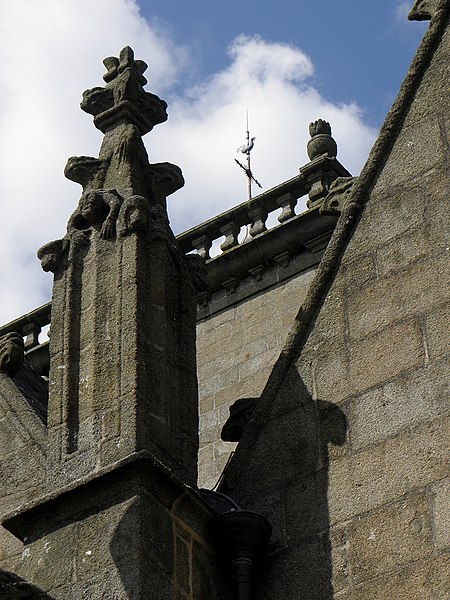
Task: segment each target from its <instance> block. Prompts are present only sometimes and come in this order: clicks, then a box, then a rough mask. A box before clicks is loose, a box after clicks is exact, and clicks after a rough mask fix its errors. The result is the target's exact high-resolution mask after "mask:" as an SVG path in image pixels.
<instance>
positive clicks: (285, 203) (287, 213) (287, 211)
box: [277, 192, 297, 223]
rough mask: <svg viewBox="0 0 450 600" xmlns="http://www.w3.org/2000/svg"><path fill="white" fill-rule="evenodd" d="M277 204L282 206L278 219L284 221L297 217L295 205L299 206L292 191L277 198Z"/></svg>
mask: <svg viewBox="0 0 450 600" xmlns="http://www.w3.org/2000/svg"><path fill="white" fill-rule="evenodd" d="M277 204H278V206H280V207H281V209H282V210H281V213H280V215H279V216H278V221H279V222H280V223H284V222H285V221H289V219H292V217H295V207H296V206H297V198H296V197H295V196H294V195H293V194H292V193H291V192H288V193H287V194H283V195H282V196H280V197H279V198H277Z"/></svg>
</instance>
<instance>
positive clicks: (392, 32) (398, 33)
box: [138, 0, 426, 127]
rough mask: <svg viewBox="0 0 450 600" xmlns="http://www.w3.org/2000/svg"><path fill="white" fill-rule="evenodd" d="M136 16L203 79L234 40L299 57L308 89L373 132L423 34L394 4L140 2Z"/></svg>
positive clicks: (391, 0) (350, 0)
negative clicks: (184, 54)
mask: <svg viewBox="0 0 450 600" xmlns="http://www.w3.org/2000/svg"><path fill="white" fill-rule="evenodd" d="M138 4H139V7H140V9H141V11H142V14H143V16H144V17H145V18H147V19H149V20H150V21H152V20H154V19H158V20H159V22H160V23H161V24H162V25H164V26H165V27H166V28H167V30H168V32H170V35H171V36H172V38H173V39H174V40H175V41H176V42H177V43H180V44H185V45H186V46H188V47H189V48H190V49H191V50H192V52H193V54H194V56H195V58H196V61H197V64H196V67H197V69H198V76H199V77H205V76H208V75H210V74H211V73H214V72H216V71H218V70H219V69H221V68H223V67H224V66H225V65H226V64H227V54H226V48H227V46H228V45H229V44H230V42H231V41H232V40H233V39H234V38H235V37H236V36H237V35H239V34H241V33H243V34H246V35H248V36H252V35H260V36H261V37H262V38H263V39H265V40H267V41H273V42H284V43H287V44H291V45H294V46H297V47H299V48H301V49H302V50H304V51H305V52H306V53H307V54H308V55H309V56H310V57H311V58H312V60H313V62H314V65H315V68H316V72H315V76H314V80H313V81H314V85H315V87H317V89H319V90H320V92H321V93H322V94H323V95H324V96H325V97H327V98H329V99H331V100H332V101H334V102H346V103H350V102H354V101H356V102H357V103H358V105H359V106H361V107H362V108H363V109H364V111H365V120H366V122H367V123H369V124H370V125H374V126H376V127H379V126H380V125H381V123H382V121H383V119H384V117H385V114H386V112H387V110H388V109H389V108H390V106H391V104H392V102H393V100H394V98H395V95H396V93H397V91H398V87H399V85H400V83H401V81H402V79H403V77H404V76H405V74H406V71H407V69H408V67H409V64H410V62H411V59H412V56H413V54H414V52H415V50H416V48H417V46H418V43H419V41H420V39H421V38H422V36H423V33H424V31H425V29H426V24H424V23H417V22H415V23H411V22H408V21H407V20H406V15H407V13H408V12H409V9H410V7H411V5H412V2H401V1H396V0H377V1H376V2H373V1H372V2H370V1H368V0H345V2H336V0H314V1H311V0H296V1H293V0H288V1H286V0H279V1H278V2H273V1H270V0H247V1H236V0H229V1H228V2H225V3H219V2H217V3H216V2H211V1H209V2H208V1H207V0H197V1H196V2H173V1H172V2H171V1H165V0H154V1H153V0H152V1H147V0H141V1H140V2H138Z"/></svg>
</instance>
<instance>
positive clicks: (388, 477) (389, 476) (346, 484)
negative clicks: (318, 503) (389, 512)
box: [328, 419, 449, 524]
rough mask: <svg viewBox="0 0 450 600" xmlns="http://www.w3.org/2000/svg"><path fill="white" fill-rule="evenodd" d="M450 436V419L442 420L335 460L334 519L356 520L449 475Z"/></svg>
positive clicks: (330, 492) (332, 475) (332, 469)
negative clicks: (449, 451)
mask: <svg viewBox="0 0 450 600" xmlns="http://www.w3.org/2000/svg"><path fill="white" fill-rule="evenodd" d="M350 426H351V424H350ZM448 434H449V422H448V419H445V420H444V419H440V420H439V421H438V422H434V423H432V424H429V425H426V426H423V427H419V428H417V429H415V430H412V431H408V432H405V433H404V434H403V435H402V436H398V437H394V438H389V439H388V440H387V441H386V442H385V443H384V444H379V445H377V446H375V447H374V448H368V449H367V450H365V451H361V452H356V453H355V454H353V455H351V456H349V457H348V458H344V459H342V460H337V461H334V462H331V464H330V471H329V477H330V485H329V489H328V502H329V510H330V522H331V523H332V524H336V523H339V522H342V521H344V520H346V519H350V518H352V517H354V516H356V515H358V514H360V513H364V512H366V511H368V510H372V509H374V508H377V507H379V506H382V505H383V504H385V503H387V502H391V501H392V500H395V498H398V497H401V496H403V495H404V494H406V493H409V492H412V491H413V490H415V489H416V488H420V487H423V486H426V485H429V484H431V483H433V481H439V480H440V479H442V477H445V476H446V471H447V458H446V450H445V448H446V441H445V440H446V438H447V437H448Z"/></svg>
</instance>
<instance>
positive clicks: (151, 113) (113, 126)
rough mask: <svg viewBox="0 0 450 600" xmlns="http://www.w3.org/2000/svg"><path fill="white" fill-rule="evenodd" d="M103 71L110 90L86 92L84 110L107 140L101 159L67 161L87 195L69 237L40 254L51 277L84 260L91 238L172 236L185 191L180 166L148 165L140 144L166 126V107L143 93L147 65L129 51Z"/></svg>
mask: <svg viewBox="0 0 450 600" xmlns="http://www.w3.org/2000/svg"><path fill="white" fill-rule="evenodd" d="M104 64H105V66H106V68H107V73H106V74H105V75H104V80H105V81H106V86H105V87H96V88H93V89H90V90H87V91H86V92H84V95H83V101H82V103H81V108H82V109H83V110H84V111H86V112H88V113H90V114H92V115H94V124H95V126H96V127H97V128H98V129H100V130H101V131H102V132H103V133H105V138H104V140H103V143H102V147H101V149H100V154H99V158H94V157H91V156H73V157H71V158H69V160H68V161H67V165H66V167H65V170H64V174H65V176H66V177H67V178H68V179H70V180H72V181H75V182H77V183H79V184H80V185H81V186H82V188H83V192H82V195H81V197H80V200H79V202H78V206H77V208H76V210H75V211H74V212H73V214H72V216H71V217H70V219H69V222H68V224H67V234H66V236H65V237H64V238H63V239H61V240H55V241H53V242H50V243H48V244H45V245H44V246H43V247H42V248H41V249H40V250H39V251H38V257H39V259H40V260H41V264H42V268H43V269H44V270H45V271H52V272H54V273H56V272H57V271H58V270H61V269H65V268H66V267H67V265H68V264H69V262H70V261H71V260H78V258H79V257H80V256H81V254H80V252H79V251H80V249H86V248H88V246H89V239H90V238H92V237H93V236H94V237H97V236H98V237H99V238H100V239H102V240H110V241H113V240H116V239H118V240H120V239H121V238H124V237H125V236H127V235H129V234H131V233H138V232H140V233H144V232H147V231H148V230H151V231H152V232H153V233H154V232H155V231H156V230H158V231H159V232H160V233H161V232H162V231H163V230H164V231H166V232H167V231H169V229H168V218H167V214H166V198H167V196H168V195H170V194H172V193H174V192H175V191H176V190H178V189H179V188H180V187H182V186H183V185H184V179H183V175H182V173H181V169H180V168H179V167H177V166H176V165H172V164H170V163H159V164H149V162H148V156H147V152H146V150H145V147H144V145H143V143H142V139H141V137H142V135H144V134H145V133H147V132H148V131H150V130H151V129H152V128H153V127H154V125H156V124H158V123H162V122H164V121H165V120H166V119H167V112H166V108H167V104H166V103H165V102H164V101H163V100H161V99H160V98H158V97H157V96H155V95H154V94H151V93H149V92H146V91H145V90H144V89H143V86H144V85H145V84H146V83H147V80H146V79H145V77H144V75H143V73H144V71H145V70H146V68H147V65H146V64H145V62H143V61H141V60H134V54H133V51H132V50H131V48H129V47H128V46H127V47H126V48H124V49H123V50H122V51H121V53H120V55H119V58H114V57H109V58H106V59H105V60H104ZM156 207H161V209H162V210H161V211H160V210H159V209H158V208H156ZM80 232H83V234H84V235H83V236H82V237H80V236H79V233H80ZM74 236H76V238H77V239H76V240H75V239H73V238H74ZM76 257H78V258H76Z"/></svg>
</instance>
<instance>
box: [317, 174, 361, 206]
mask: <svg viewBox="0 0 450 600" xmlns="http://www.w3.org/2000/svg"><path fill="white" fill-rule="evenodd" d="M355 181H356V177H338V178H337V179H335V180H334V181H333V183H332V184H331V185H330V189H329V192H328V195H327V196H326V197H325V199H324V201H323V203H322V205H321V206H320V212H321V213H322V214H324V215H340V214H341V212H342V210H343V208H344V206H345V203H346V201H347V198H348V197H349V196H350V194H351V192H352V189H353V186H354V184H355Z"/></svg>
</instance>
